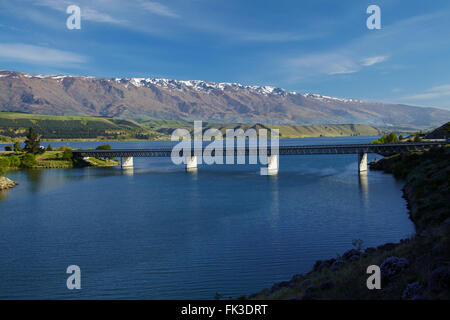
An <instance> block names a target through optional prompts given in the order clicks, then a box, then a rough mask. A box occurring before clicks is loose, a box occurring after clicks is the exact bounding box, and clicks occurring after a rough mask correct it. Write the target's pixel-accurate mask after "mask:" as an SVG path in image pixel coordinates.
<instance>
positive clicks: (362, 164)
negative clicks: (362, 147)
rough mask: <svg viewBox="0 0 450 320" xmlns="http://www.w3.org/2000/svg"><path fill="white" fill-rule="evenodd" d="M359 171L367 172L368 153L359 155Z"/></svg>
mask: <svg viewBox="0 0 450 320" xmlns="http://www.w3.org/2000/svg"><path fill="white" fill-rule="evenodd" d="M358 171H359V172H367V153H360V154H359V155H358Z"/></svg>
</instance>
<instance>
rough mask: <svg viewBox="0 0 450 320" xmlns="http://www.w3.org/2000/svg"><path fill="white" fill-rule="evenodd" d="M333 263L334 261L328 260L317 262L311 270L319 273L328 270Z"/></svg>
mask: <svg viewBox="0 0 450 320" xmlns="http://www.w3.org/2000/svg"><path fill="white" fill-rule="evenodd" d="M335 261H336V259H329V260H324V261H322V260H318V261H316V263H315V264H314V268H313V270H314V271H317V272H320V271H322V270H323V269H324V268H329V267H330V266H331V265H332V264H333V263H334V262H335Z"/></svg>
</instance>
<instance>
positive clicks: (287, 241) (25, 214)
mask: <svg viewBox="0 0 450 320" xmlns="http://www.w3.org/2000/svg"><path fill="white" fill-rule="evenodd" d="M371 140H373V138H363V137H354V138H311V139H290V140H282V141H281V142H280V143H281V144H305V145H306V144H332V143H336V144H340V143H365V142H368V141H371ZM51 144H52V146H59V145H61V143H51ZM64 144H65V145H68V146H71V147H83V148H88V147H95V146H97V145H99V144H101V143H79V142H69V143H64ZM110 144H111V145H112V146H113V148H139V147H142V148H144V147H147V148H149V147H152V146H156V145H158V146H159V145H166V144H167V142H112V143H110ZM0 148H2V149H3V146H0ZM373 157H374V155H369V160H371V159H373ZM378 157H379V156H378ZM7 176H8V177H9V178H11V179H13V180H15V181H17V182H19V183H20V185H19V186H17V187H16V188H14V189H12V190H10V191H8V192H3V193H0V299H10V298H31V299H37V298H44V299H46V298H61V299H74V298H87V299H104V298H108V299H109V298H123V299H135V298H137V299H212V298H214V295H215V294H216V292H218V293H220V294H224V295H225V296H233V297H237V296H240V295H242V294H249V293H254V292H257V291H259V290H261V289H263V288H266V287H269V286H271V285H272V284H273V283H274V282H277V281H282V280H287V279H289V278H290V277H291V276H292V275H294V274H297V273H303V272H307V271H309V270H310V269H311V267H312V265H313V264H314V262H315V261H316V260H318V259H324V258H330V257H334V256H336V254H338V253H339V254H342V253H343V252H344V251H346V250H348V249H350V248H351V247H352V244H351V243H352V240H353V239H357V238H358V239H362V240H363V241H364V245H365V246H375V245H379V244H382V243H385V242H388V241H398V240H399V239H401V238H403V237H405V236H408V235H410V234H411V233H413V231H414V229H413V225H412V223H411V222H410V221H409V220H408V215H407V209H406V205H405V202H404V200H403V199H402V198H401V195H402V193H401V187H402V183H401V182H396V181H395V180H394V179H393V178H392V177H391V176H390V175H386V174H382V173H380V172H369V173H368V175H367V176H366V177H359V175H358V173H357V156H356V155H336V156H332V155H331V156H290V157H281V158H280V172H279V175H278V176H276V177H264V176H260V175H259V166H257V165H245V166H229V165H222V166H219V165H215V166H205V165H202V166H199V170H198V172H197V173H186V172H184V168H183V167H177V166H175V165H173V164H172V163H171V162H170V159H158V158H153V159H144V158H143V159H138V158H135V169H134V171H132V172H123V171H122V170H121V169H120V168H110V169H100V168H86V169H73V170H64V169H53V170H34V171H18V172H10V173H8V174H7ZM72 264H75V265H78V266H80V268H81V273H82V281H81V285H82V289H81V290H79V291H76V290H74V291H69V290H68V289H67V288H66V279H67V276H68V275H67V274H66V273H65V272H66V268H67V266H69V265H72Z"/></svg>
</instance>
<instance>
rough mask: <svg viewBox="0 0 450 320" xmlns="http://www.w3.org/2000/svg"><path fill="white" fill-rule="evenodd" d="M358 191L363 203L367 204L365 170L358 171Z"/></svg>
mask: <svg viewBox="0 0 450 320" xmlns="http://www.w3.org/2000/svg"><path fill="white" fill-rule="evenodd" d="M359 191H360V193H361V195H362V198H363V200H364V204H365V205H367V202H368V200H369V179H368V176H367V171H363V172H360V173H359Z"/></svg>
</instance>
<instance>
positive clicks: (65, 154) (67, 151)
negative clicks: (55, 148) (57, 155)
mask: <svg viewBox="0 0 450 320" xmlns="http://www.w3.org/2000/svg"><path fill="white" fill-rule="evenodd" d="M72 158H73V153H72V149H70V148H66V149H65V150H64V152H63V155H62V159H63V160H66V161H72Z"/></svg>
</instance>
